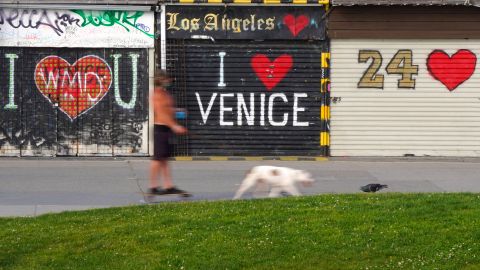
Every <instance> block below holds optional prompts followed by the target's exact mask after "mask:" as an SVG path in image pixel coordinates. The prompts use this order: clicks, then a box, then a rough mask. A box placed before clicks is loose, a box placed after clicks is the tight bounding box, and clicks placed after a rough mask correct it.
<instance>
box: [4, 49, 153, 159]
mask: <svg viewBox="0 0 480 270" xmlns="http://www.w3.org/2000/svg"><path fill="white" fill-rule="evenodd" d="M0 70H2V72H1V73H0V155H91V154H97V155H135V154H147V153H148V147H147V145H148V124H147V122H148V52H147V49H59V48H10V47H4V48H0Z"/></svg>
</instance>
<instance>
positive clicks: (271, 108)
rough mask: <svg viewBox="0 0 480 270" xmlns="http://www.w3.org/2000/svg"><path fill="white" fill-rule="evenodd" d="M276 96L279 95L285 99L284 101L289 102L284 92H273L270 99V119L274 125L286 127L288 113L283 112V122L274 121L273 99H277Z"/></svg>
mask: <svg viewBox="0 0 480 270" xmlns="http://www.w3.org/2000/svg"><path fill="white" fill-rule="evenodd" d="M276 97H279V98H281V99H283V102H285V103H287V102H288V100H287V97H286V96H285V94H282V93H277V94H272V95H271V96H270V98H269V99H268V121H269V122H270V124H271V125H272V126H277V127H284V126H286V125H287V121H288V113H284V114H283V121H282V122H275V121H273V101H274V100H275V98H276Z"/></svg>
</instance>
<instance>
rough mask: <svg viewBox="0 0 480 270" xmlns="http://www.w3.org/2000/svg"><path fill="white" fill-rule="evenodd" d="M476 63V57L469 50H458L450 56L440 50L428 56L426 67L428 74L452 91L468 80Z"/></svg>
mask: <svg viewBox="0 0 480 270" xmlns="http://www.w3.org/2000/svg"><path fill="white" fill-rule="evenodd" d="M476 65H477V57H476V56H475V54H474V53H472V52H471V51H469V50H458V51H457V52H456V53H455V54H454V55H452V56H451V57H450V56H449V55H448V54H447V53H445V52H444V51H441V50H435V51H433V52H432V53H430V55H429V56H428V59H427V67H428V71H429V72H430V75H432V76H433V78H435V79H436V80H438V81H440V82H441V83H443V85H445V86H446V87H447V88H448V90H450V91H452V90H454V89H455V88H457V87H458V86H459V85H460V84H462V83H463V82H465V81H466V80H468V79H469V78H470V77H471V76H472V74H473V72H474V71H475V67H476Z"/></svg>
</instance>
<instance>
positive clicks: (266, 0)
mask: <svg viewBox="0 0 480 270" xmlns="http://www.w3.org/2000/svg"><path fill="white" fill-rule="evenodd" d="M263 3H264V4H267V5H268V4H281V0H264V1H263Z"/></svg>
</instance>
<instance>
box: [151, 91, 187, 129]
mask: <svg viewBox="0 0 480 270" xmlns="http://www.w3.org/2000/svg"><path fill="white" fill-rule="evenodd" d="M152 103H153V112H154V123H155V125H165V126H168V127H170V128H171V129H172V131H173V132H174V133H176V134H184V133H186V132H187V130H186V128H184V127H182V126H180V125H179V124H178V123H177V122H176V121H175V104H174V101H173V98H172V96H170V94H169V93H168V92H167V91H166V90H165V89H163V88H161V87H155V91H154V94H153V97H152Z"/></svg>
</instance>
